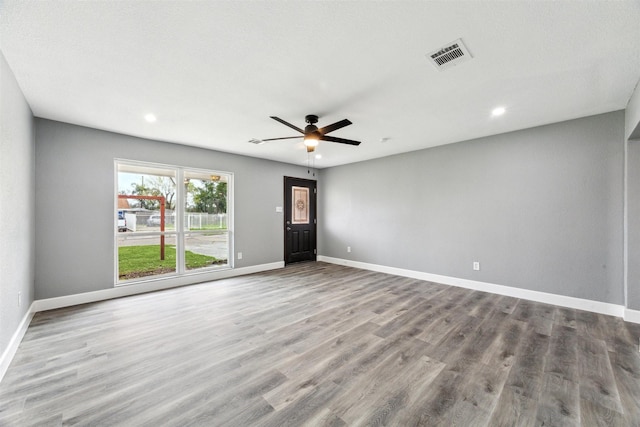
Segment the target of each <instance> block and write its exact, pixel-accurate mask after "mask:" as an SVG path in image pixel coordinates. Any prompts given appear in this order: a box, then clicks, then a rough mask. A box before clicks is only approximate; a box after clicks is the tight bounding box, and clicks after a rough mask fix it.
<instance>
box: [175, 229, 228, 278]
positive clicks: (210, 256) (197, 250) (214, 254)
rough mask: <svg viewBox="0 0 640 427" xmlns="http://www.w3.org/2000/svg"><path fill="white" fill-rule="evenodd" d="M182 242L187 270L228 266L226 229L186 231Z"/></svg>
mask: <svg viewBox="0 0 640 427" xmlns="http://www.w3.org/2000/svg"><path fill="white" fill-rule="evenodd" d="M184 242H185V264H186V268H187V270H196V269H202V268H212V267H228V266H229V260H228V259H227V258H228V254H229V233H227V232H226V231H209V232H203V233H188V234H186V235H185V239H184Z"/></svg>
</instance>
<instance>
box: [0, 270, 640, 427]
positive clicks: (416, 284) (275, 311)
mask: <svg viewBox="0 0 640 427" xmlns="http://www.w3.org/2000/svg"><path fill="white" fill-rule="evenodd" d="M639 334H640V325H635V324H631V323H628V322H624V321H623V320H622V319H619V318H614V317H610V316H604V315H600V314H595V313H588V312H583V311H580V310H574V309H568V308H563V307H555V306H551V305H548V304H539V303H535V302H532V301H524V300H521V299H516V298H512V297H505V296H496V295H491V294H488V293H485V292H480V291H473V290H469V289H463V288H454V287H448V286H445V285H441V284H437V283H431V282H425V281H420V280H416V279H412V278H406V277H397V276H392V275H388V274H384V273H377V272H371V271H365V270H358V269H355V268H350V267H346V266H338V265H331V264H325V263H320V262H319V263H302V264H296V265H291V266H287V267H286V268H284V269H279V270H271V271H267V272H263V273H256V274H252V275H248V276H243V277H234V278H230V279H225V280H219V281H215V282H209V283H203V284H200V285H193V286H188V287H183V288H176V289H168V290H164V291H159V292H154V293H148V294H143V295H136V296H132V297H126V298H119V299H114V300H109V301H103V302H99V303H93V304H85V305H81V306H76V307H68V308H63V309H59V310H51V311H47V312H41V313H37V314H36V315H35V316H34V318H33V320H32V322H31V324H30V326H29V328H28V330H27V332H26V333H25V336H24V339H23V341H22V342H21V344H20V346H19V348H18V351H17V353H16V355H15V357H14V359H13V361H12V363H11V365H10V366H9V369H8V370H7V373H6V374H5V377H4V379H3V380H2V383H0V425H2V426H5V425H7V426H19V427H22V426H32V425H33V426H43V425H44V426H68V425H116V426H127V427H128V426H133V425H135V426H155V425H163V426H189V425H194V426H195V425H220V426H240V425H241V426H254V425H256V426H286V425H295V426H299V425H309V426H346V425H349V426H351V425H394V426H400V425H402V426H405V425H425V426H452V425H464V426H482V427H485V426H487V427H488V426H491V427H493V426H510V427H511V426H534V425H535V426H538V425H562V426H570V425H583V426H589V427H590V426H601V425H602V426H604V425H607V426H640V353H638V351H637V346H638V338H639V337H638V335H639Z"/></svg>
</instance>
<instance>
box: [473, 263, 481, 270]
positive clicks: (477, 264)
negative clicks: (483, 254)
mask: <svg viewBox="0 0 640 427" xmlns="http://www.w3.org/2000/svg"><path fill="white" fill-rule="evenodd" d="M473 269H474V270H475V271H480V263H479V262H478V261H474V262H473Z"/></svg>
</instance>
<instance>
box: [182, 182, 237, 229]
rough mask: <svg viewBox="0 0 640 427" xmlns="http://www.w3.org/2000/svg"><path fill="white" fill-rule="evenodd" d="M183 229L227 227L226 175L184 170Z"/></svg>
mask: <svg viewBox="0 0 640 427" xmlns="http://www.w3.org/2000/svg"><path fill="white" fill-rule="evenodd" d="M184 177H185V189H186V192H185V194H186V197H185V221H184V228H185V230H226V229H227V188H228V185H227V184H228V177H227V176H226V175H224V174H220V175H216V174H214V173H204V172H194V171H185V173H184Z"/></svg>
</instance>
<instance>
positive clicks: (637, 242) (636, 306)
mask: <svg viewBox="0 0 640 427" xmlns="http://www.w3.org/2000/svg"><path fill="white" fill-rule="evenodd" d="M627 230H628V231H627V236H628V240H627V257H628V259H627V307H628V308H631V309H633V310H640V141H629V143H628V147H627Z"/></svg>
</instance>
